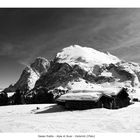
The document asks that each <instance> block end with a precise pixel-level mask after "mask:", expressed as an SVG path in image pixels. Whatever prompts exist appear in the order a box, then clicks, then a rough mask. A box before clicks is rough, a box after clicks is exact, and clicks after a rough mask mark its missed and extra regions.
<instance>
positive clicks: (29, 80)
mask: <svg viewBox="0 0 140 140" xmlns="http://www.w3.org/2000/svg"><path fill="white" fill-rule="evenodd" d="M49 65H50V63H49V61H48V60H47V59H45V58H42V57H38V58H36V59H35V61H34V62H33V63H32V64H31V65H30V66H27V67H26V68H25V69H24V70H23V72H22V74H21V76H20V78H19V80H18V81H17V82H16V83H15V84H14V85H10V86H9V87H8V88H6V89H5V91H6V92H14V91H16V89H21V90H24V91H25V90H31V89H32V88H34V85H35V83H36V81H37V80H38V79H39V78H40V76H41V75H42V74H44V73H46V72H47V70H48V68H49Z"/></svg>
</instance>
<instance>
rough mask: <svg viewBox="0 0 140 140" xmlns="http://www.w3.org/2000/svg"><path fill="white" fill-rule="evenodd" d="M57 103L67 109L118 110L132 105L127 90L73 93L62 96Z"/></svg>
mask: <svg viewBox="0 0 140 140" xmlns="http://www.w3.org/2000/svg"><path fill="white" fill-rule="evenodd" d="M56 102H57V103H58V104H59V105H63V106H65V108H67V109H90V108H107V109H117V108H122V107H126V106H128V105H129V104H130V98H129V95H128V93H127V90H126V89H125V88H122V89H118V90H113V91H112V90H104V91H103V90H102V91H92V92H91V91H90V92H84V93H83V92H71V93H67V94H64V95H61V96H60V97H59V98H58V99H57V100H56Z"/></svg>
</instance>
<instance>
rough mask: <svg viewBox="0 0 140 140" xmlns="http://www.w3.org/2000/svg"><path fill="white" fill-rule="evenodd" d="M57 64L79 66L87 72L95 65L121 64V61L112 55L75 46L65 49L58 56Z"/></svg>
mask: <svg viewBox="0 0 140 140" xmlns="http://www.w3.org/2000/svg"><path fill="white" fill-rule="evenodd" d="M56 59H57V62H59V63H68V64H69V65H71V66H72V65H79V66H80V67H81V68H83V69H85V70H90V69H91V68H93V66H95V65H102V64H111V63H113V64H114V63H117V62H120V59H119V58H117V57H116V56H113V55H111V54H110V53H107V54H106V53H103V52H100V51H97V50H95V49H92V48H88V47H81V46H79V45H74V46H70V47H66V48H64V49H63V50H62V51H61V52H59V53H57V55H56Z"/></svg>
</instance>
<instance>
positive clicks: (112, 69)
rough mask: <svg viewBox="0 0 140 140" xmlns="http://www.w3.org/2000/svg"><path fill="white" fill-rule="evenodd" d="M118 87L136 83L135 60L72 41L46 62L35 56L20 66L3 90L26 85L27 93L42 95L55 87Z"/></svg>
mask: <svg viewBox="0 0 140 140" xmlns="http://www.w3.org/2000/svg"><path fill="white" fill-rule="evenodd" d="M120 87H127V88H128V89H130V91H131V90H133V89H134V88H139V87H140V65H139V64H137V63H133V62H125V61H124V60H121V59H119V58H118V57H116V56H114V55H111V54H110V53H104V52H100V51H97V50H95V49H93V48H88V47H82V46H78V45H74V46H70V47H66V48H64V49H62V50H61V51H60V52H58V53H57V54H56V56H55V58H54V59H53V60H52V61H50V63H49V62H48V60H46V59H45V58H37V59H36V60H35V62H34V63H32V64H31V65H30V66H29V67H26V68H25V69H24V71H23V72H22V75H21V77H20V79H19V80H18V81H17V83H16V84H15V85H13V86H9V88H7V89H5V91H15V90H16V89H21V90H26V89H28V90H30V91H29V92H28V93H27V95H29V96H30V97H31V98H32V97H33V96H35V95H37V94H40V93H41V94H42V95H41V96H42V97H41V98H44V94H45V93H46V92H47V93H48V91H53V90H55V89H61V90H71V91H73V90H97V89H98V90H99V89H100V90H101V89H102V90H103V89H105V88H120ZM46 96H48V95H46ZM40 100H41V99H40Z"/></svg>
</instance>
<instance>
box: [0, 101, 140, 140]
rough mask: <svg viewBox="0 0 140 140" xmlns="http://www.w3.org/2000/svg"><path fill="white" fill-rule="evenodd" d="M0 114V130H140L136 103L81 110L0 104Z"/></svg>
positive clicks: (57, 131) (79, 131) (56, 131)
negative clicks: (123, 106)
mask: <svg viewBox="0 0 140 140" xmlns="http://www.w3.org/2000/svg"><path fill="white" fill-rule="evenodd" d="M37 107H38V108H39V109H36V108H37ZM0 118H1V119H0V126H1V127H0V132H10V133H12V132H22V133H24V132H28V133H29V132H31V133H35V132H36V133H45V134H48V133H51V134H52V133H58V134H60V133H81V134H82V133H85V134H86V133H92V134H94V133H95V132H102V133H104V132H106V133H107V132H108V133H110V132H115V133H116V132H120V133H123V132H125V133H130V132H133V133H140V119H139V118H140V103H135V104H133V105H130V106H128V107H126V108H121V109H117V110H109V109H105V108H98V109H89V110H81V111H79V110H77V111H68V110H65V109H64V108H62V107H61V106H58V105H52V104H34V105H13V106H1V107H0ZM129 135H130V134H129ZM90 139H93V138H90ZM131 139H132V137H131Z"/></svg>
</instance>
